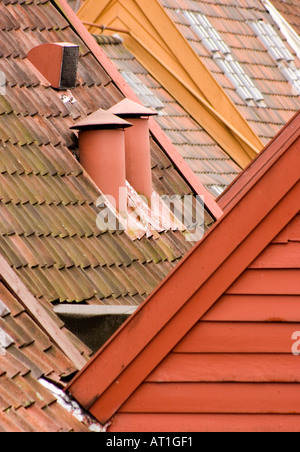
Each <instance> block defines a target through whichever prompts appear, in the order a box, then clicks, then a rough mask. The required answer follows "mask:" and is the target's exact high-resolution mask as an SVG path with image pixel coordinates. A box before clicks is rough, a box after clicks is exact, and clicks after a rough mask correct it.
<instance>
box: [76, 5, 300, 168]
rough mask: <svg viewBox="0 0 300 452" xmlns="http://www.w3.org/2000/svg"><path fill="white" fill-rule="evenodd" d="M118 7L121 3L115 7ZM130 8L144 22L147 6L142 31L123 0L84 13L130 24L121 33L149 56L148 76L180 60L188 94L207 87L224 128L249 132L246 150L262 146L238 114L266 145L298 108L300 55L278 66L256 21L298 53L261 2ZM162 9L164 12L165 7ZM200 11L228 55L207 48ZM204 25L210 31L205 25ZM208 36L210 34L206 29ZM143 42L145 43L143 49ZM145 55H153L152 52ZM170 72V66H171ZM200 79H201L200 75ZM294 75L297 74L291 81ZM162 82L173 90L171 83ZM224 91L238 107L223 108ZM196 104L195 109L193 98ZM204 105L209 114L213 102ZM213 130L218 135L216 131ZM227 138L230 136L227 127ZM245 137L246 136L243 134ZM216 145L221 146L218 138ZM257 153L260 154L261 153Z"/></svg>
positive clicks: (108, 21)
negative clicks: (296, 81) (240, 120)
mask: <svg viewBox="0 0 300 452" xmlns="http://www.w3.org/2000/svg"><path fill="white" fill-rule="evenodd" d="M117 4H118V7H117V6H116V5H117ZM134 5H135V6H134ZM131 7H132V9H134V7H135V9H134V11H135V16H136V17H137V16H138V14H139V16H138V17H139V19H140V18H141V14H142V13H141V10H143V14H144V16H145V17H146V19H147V20H148V22H146V19H145V20H144V22H143V25H144V26H143V30H141V27H140V28H139V27H138V25H136V23H135V22H134V20H136V19H135V18H134V17H132V16H133V14H132V12H131V14H130V11H129V10H128V8H124V5H123V7H122V5H121V3H120V2H115V1H106V2H102V3H101V4H100V3H99V2H96V1H94V0H88V1H87V2H85V3H84V5H83V6H82V8H81V10H80V11H79V16H80V17H81V18H82V20H87V21H88V20H89V21H90V22H94V23H103V22H104V25H108V26H116V27H117V26H118V27H121V26H122V27H123V28H124V27H125V28H126V27H127V29H129V34H126V33H123V34H122V33H121V35H122V37H124V39H125V44H126V46H127V47H128V48H129V49H130V50H131V51H132V52H133V53H135V56H136V57H137V58H138V59H139V61H143V58H144V61H145V64H146V62H147V63H148V66H149V67H147V69H148V70H149V72H150V73H151V72H152V73H153V74H155V75H156V77H158V73H159V72H158V68H157V67H158V61H162V62H164V64H165V66H166V67H168V68H169V69H170V68H171V63H172V64H173V63H174V64H175V62H176V64H177V66H176V68H177V71H178V76H179V74H180V75H181V82H182V83H181V84H183V82H185V83H186V85H188V88H189V90H190V94H192V93H193V94H194V95H195V94H196V93H195V91H197V88H195V86H194V85H196V87H197V86H198V90H199V89H201V95H200V93H199V92H198V95H199V96H200V97H201V99H202V101H203V99H207V100H208V102H209V103H210V106H213V108H214V109H215V111H217V112H218V113H219V114H220V115H222V116H223V119H224V122H223V125H224V126H225V125H226V123H227V122H229V123H230V124H231V126H232V128H231V132H232V134H233V135H235V136H236V137H238V135H236V134H235V131H236V130H238V131H239V132H240V133H241V134H242V135H243V137H244V138H245V140H244V143H242V141H241V144H240V148H243V149H245V146H244V147H243V144H244V145H245V144H246V142H249V143H252V145H253V146H254V147H255V148H257V149H259V150H260V145H259V144H257V141H256V142H255V140H254V138H253V136H252V137H251V134H249V133H248V132H247V130H246V128H245V127H242V125H241V123H239V121H238V116H239V117H240V118H244V120H246V121H247V126H248V127H249V128H251V130H252V134H253V135H255V136H256V137H258V138H257V140H258V142H262V143H263V144H267V143H268V142H269V140H270V139H272V138H273V137H274V136H275V135H276V133H278V132H279V130H280V129H281V128H282V127H283V126H284V125H285V124H286V122H287V121H288V120H289V119H291V117H292V116H294V114H295V113H296V112H297V110H298V101H299V89H298V88H297V90H296V89H295V87H294V86H293V83H295V79H296V78H298V79H299V76H298V75H297V74H298V72H297V71H298V70H299V67H300V65H299V59H298V58H295V60H294V61H293V63H291V64H290V63H287V62H285V61H284V58H282V59H281V61H280V64H278V62H277V61H276V60H275V58H274V56H272V52H271V51H270V48H268V47H266V45H265V43H263V42H262V40H261V38H260V37H259V36H258V34H257V31H254V28H253V24H255V23H257V22H260V21H263V22H264V23H265V24H267V27H269V26H270V27H271V28H270V30H273V31H274V32H275V33H276V34H278V38H279V40H282V42H283V46H286V49H287V51H288V52H290V54H292V55H293V56H294V57H295V53H294V52H293V51H292V49H291V48H290V47H289V45H288V44H287V42H286V40H285V38H284V36H283V35H282V34H281V33H280V31H279V29H278V28H277V25H276V24H275V22H274V21H273V19H272V17H271V16H270V14H269V12H268V10H267V8H266V6H265V5H264V3H263V2H262V1H261V0H251V2H247V3H245V2H243V1H241V0H228V1H226V2H225V3H224V2H223V3H221V4H219V2H217V3H216V2H215V1H213V0H209V1H202V0H196V1H184V2H181V1H179V0H171V1H169V0H155V1H154V2H153V3H152V4H151V7H150V6H149V7H142V5H141V2H140V1H139V0H135V1H131ZM162 10H163V13H164V14H163V13H162V12H161V11H162ZM199 14H200V15H201V16H202V19H203V20H204V21H205V20H206V21H209V23H210V27H211V29H212V33H215V39H216V40H218V41H219V42H220V46H223V47H222V48H223V53H222V52H219V53H217V52H216V49H215V48H214V49H213V50H209V49H208V47H209V45H208V44H207V45H206V43H210V45H211V46H212V45H213V44H212V41H213V39H212V38H210V39H211V40H210V41H209V39H208V38H209V37H208V38H207V39H206V40H205V39H204V37H203V36H202V38H200V36H199V34H198V33H197V27H198V29H201V24H200V22H199V23H197V20H198V21H199V16H198V15H199ZM136 21H137V20H136ZM162 21H163V22H164V24H165V26H164V27H161V26H160V24H161V23H162ZM193 21H194V22H195V23H194V24H192V22H193ZM202 26H203V25H202ZM147 27H148V28H147ZM145 28H146V29H147V32H148V34H147V39H148V41H149V39H150V40H151V39H152V41H151V49H149V45H148V46H147V45H146V41H147V40H146V37H145V36H146V35H145V36H144V35H143V33H144V34H145V31H144V29H145ZM204 28H205V27H204ZM206 28H208V25H207V24H206ZM89 29H90V30H91V31H94V30H96V29H95V28H93V27H92V26H90V27H89ZM171 32H172V39H168V36H171ZM206 33H207V32H206ZM151 34H152V38H151ZM203 34H205V30H204V31H203ZM216 34H217V35H216ZM154 36H155V39H154ZM216 36H217V38H216ZM143 37H144V40H143ZM175 37H176V39H175ZM180 37H181V39H180ZM179 42H180V45H179ZM152 44H153V45H152ZM142 45H143V48H142V47H141V46H142ZM139 46H140V47H141V48H142V50H143V52H142V50H141V48H140V47H139ZM145 49H146V50H148V51H149V53H151V56H152V60H151V58H150V56H149V55H147V52H145ZM162 49H163V50H162ZM163 51H164V52H163ZM144 55H147V57H146V56H144ZM154 59H156V61H155V62H154V61H153V60H154ZM150 64H151V66H150ZM174 67H175V66H174ZM174 67H173V72H174ZM187 67H188V68H189V71H188V74H183V71H184V69H186V68H187ZM151 69H152V70H151ZM203 71H206V72H208V73H209V74H210V78H208V77H206V76H204V75H203ZM169 72H172V71H171V70H170V71H169ZM175 72H176V71H175ZM200 73H201V77H202V78H201V79H200ZM292 74H294V75H292ZM197 76H198V77H199V79H198V80H197ZM169 77H170V74H169ZM292 77H295V79H294V78H293V81H292ZM191 79H192V80H191ZM165 80H166V79H165ZM238 80H239V81H238ZM197 82H198V83H197ZM216 85H217V86H218V88H217V87H216ZM164 86H166V87H167V82H166V83H165V85H164ZM172 86H173V87H174V86H175V85H174V84H173V85H172ZM244 88H246V91H247V90H248V91H249V89H252V90H254V91H253V93H254V94H253V95H252V97H253V99H254V100H253V99H252V97H249V99H248V97H247V96H249V93H248V94H247V95H246V94H245V92H244V91H243V90H244ZM176 90H177V93H176ZM176 90H175V88H174V91H173V95H174V96H175V97H176V98H177V100H179V101H181V102H183V101H184V100H183V99H182V98H180V99H179V96H180V92H179V91H180V90H179V89H178V87H176ZM221 91H222V93H221ZM169 92H170V84H169ZM216 93H218V95H216ZM259 93H260V94H259ZM224 96H227V98H228V99H229V100H230V102H231V103H232V105H234V106H235V109H236V113H235V114H234V113H233V111H232V109H230V107H229V106H228V105H227V106H226V108H225V107H224V105H223V101H224V102H225V100H224ZM243 96H244V97H245V100H244V98H243ZM194 97H196V95H195V96H194ZM200 97H199V98H198V100H199V102H200V100H201V99H200ZM221 99H222V101H221ZM251 99H252V100H251ZM255 99H256V101H255ZM259 99H260V100H259ZM200 104H201V102H200ZM221 104H222V107H221ZM190 105H191V106H192V101H191V100H190ZM203 105H205V103H203V102H202V105H199V106H198V111H200V109H201V108H202V107H203ZM190 108H191V107H190ZM206 108H207V111H208V110H209V108H208V106H207V105H206ZM189 111H190V113H191V114H192V115H195V114H196V113H195V112H193V113H192V112H191V110H189ZM229 112H230V113H229ZM194 117H195V116H194ZM205 119H206V117H205V113H204V112H203V113H202V122H201V119H199V122H200V123H201V124H202V125H203V126H204V120H205ZM237 124H239V125H237ZM208 127H209V123H206V124H205V126H204V128H206V130H207V131H208ZM216 134H217V127H215V137H216V136H217V135H216ZM211 135H212V136H213V133H211ZM221 138H223V139H224V138H225V127H224V128H223V135H222V137H221ZM239 138H240V139H241V137H239ZM218 142H219V143H220V141H218ZM224 149H226V151H227V152H228V153H230V154H231V155H232V156H233V158H235V160H236V161H238V158H239V159H240V161H239V163H240V164H243V162H244V166H245V165H246V164H247V163H245V162H246V161H245V160H243V157H244V156H243V154H242V153H240V154H239V152H238V150H236V153H235V157H234V154H233V152H235V151H234V146H232V147H231V151H230V147H229V148H228V147H227V148H226V147H225V145H224ZM248 149H249V148H248ZM250 154H251V152H250V153H249V155H250ZM253 156H255V153H254V155H252V157H253Z"/></svg>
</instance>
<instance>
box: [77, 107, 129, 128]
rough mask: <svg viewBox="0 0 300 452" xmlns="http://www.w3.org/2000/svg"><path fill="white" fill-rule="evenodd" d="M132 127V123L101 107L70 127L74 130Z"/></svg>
mask: <svg viewBox="0 0 300 452" xmlns="http://www.w3.org/2000/svg"><path fill="white" fill-rule="evenodd" d="M127 127H132V124H130V122H128V121H124V119H121V118H119V117H118V116H115V115H113V114H112V113H110V112H109V111H105V110H102V109H101V108H100V109H99V110H97V111H96V112H95V113H92V114H91V115H90V116H87V117H86V118H84V119H82V120H81V121H79V122H77V123H76V124H74V125H73V126H72V127H70V129H75V130H91V129H92V130H95V129H96V130H97V129H125V128H127Z"/></svg>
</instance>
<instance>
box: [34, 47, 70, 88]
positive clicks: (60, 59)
mask: <svg viewBox="0 0 300 452" xmlns="http://www.w3.org/2000/svg"><path fill="white" fill-rule="evenodd" d="M27 58H28V59H29V61H30V62H31V63H32V64H33V65H34V66H35V67H36V68H37V69H38V71H39V72H40V73H41V74H42V75H43V76H44V77H45V78H46V79H47V80H48V82H49V83H50V84H51V86H52V87H53V88H56V89H70V88H75V86H76V80H77V68H78V60H79V46H77V45H75V44H71V43H68V42H59V43H54V44H42V45H39V46H37V47H34V48H33V49H32V50H30V52H29V53H28V55H27Z"/></svg>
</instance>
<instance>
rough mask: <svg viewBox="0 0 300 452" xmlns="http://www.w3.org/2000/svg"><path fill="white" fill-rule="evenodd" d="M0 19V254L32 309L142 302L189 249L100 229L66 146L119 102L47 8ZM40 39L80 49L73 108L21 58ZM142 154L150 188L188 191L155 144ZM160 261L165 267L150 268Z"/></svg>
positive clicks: (180, 238)
mask: <svg viewBox="0 0 300 452" xmlns="http://www.w3.org/2000/svg"><path fill="white" fill-rule="evenodd" d="M9 13H15V16H16V17H18V21H19V22H20V23H22V26H21V27H19V28H18V32H17V33H16V32H15V31H16V30H13V29H11V30H9V25H8V22H9ZM0 14H1V17H3V24H4V25H3V26H4V28H5V31H3V30H0V40H1V42H2V49H1V52H0V70H1V68H3V67H7V68H8V73H7V75H8V77H7V78H8V89H7V95H6V96H5V97H1V96H0V113H2V114H0V135H1V141H0V157H1V158H0V161H1V164H0V178H1V180H2V182H3V183H2V184H1V186H0V252H2V253H3V255H4V256H5V257H7V259H8V261H9V263H10V264H11V265H12V266H13V267H14V268H15V269H16V271H17V273H18V274H19V276H20V277H21V279H22V281H23V282H24V283H25V284H26V285H27V287H28V288H29V289H30V290H31V291H32V293H33V294H34V295H35V296H36V297H37V298H38V299H39V300H40V301H41V303H42V302H43V303H46V302H54V303H57V302H68V303H72V302H87V303H89V301H90V302H91V303H99V304H101V303H103V304H114V303H115V304H120V303H122V302H124V303H125V302H126V303H130V302H132V303H133V304H136V303H137V301H136V300H138V302H141V301H142V300H143V299H144V298H145V297H146V296H147V294H148V293H150V291H151V290H153V289H154V288H155V287H156V285H157V284H158V283H159V282H160V281H161V279H162V278H163V277H164V276H166V274H167V271H170V270H171V268H172V265H173V264H171V261H172V262H173V261H174V262H175V261H176V260H177V259H180V258H181V257H182V256H183V255H184V254H185V253H186V252H187V250H188V249H190V247H191V244H187V243H186V242H185V238H184V235H183V234H181V233H179V232H178V234H177V236H176V237H177V239H176V240H177V241H176V246H175V247H174V249H172V243H173V242H172V240H171V238H170V240H169V239H168V234H169V233H168V232H167V231H166V232H163V233H161V234H160V238H159V240H158V241H156V240H154V238H146V237H143V239H142V240H141V241H139V240H135V241H132V240H131V239H130V238H129V237H128V235H126V233H125V232H122V233H113V232H111V231H107V232H104V231H99V230H98V228H97V225H96V217H97V214H98V209H97V207H96V205H95V203H96V201H97V198H98V196H99V194H100V193H99V191H98V190H97V189H96V188H95V186H94V184H93V183H91V181H90V179H89V178H88V177H87V176H86V174H85V173H84V172H83V169H82V167H81V166H80V164H79V163H78V162H77V160H76V158H75V157H74V156H73V155H72V153H71V152H70V150H69V149H68V146H71V148H72V150H76V146H77V141H76V138H75V135H74V134H73V133H72V132H70V130H69V127H70V125H72V124H73V123H74V121H75V118H78V117H79V116H81V117H82V118H84V117H85V116H87V115H88V114H90V113H92V112H93V111H95V110H97V109H98V108H109V107H111V106H112V105H113V104H114V103H117V102H118V101H119V100H120V99H122V95H121V93H120V92H119V91H118V89H117V88H116V86H115V85H114V84H113V83H111V79H110V77H109V76H108V74H107V73H106V72H105V70H104V69H103V68H102V67H101V66H100V65H99V63H98V62H97V61H96V59H94V58H93V56H92V55H91V54H90V52H89V51H88V49H87V47H86V45H85V44H84V43H83V42H82V41H81V39H80V38H79V36H78V35H77V34H76V32H75V31H74V30H73V28H72V27H71V26H70V24H69V23H68V22H67V21H66V19H65V18H64V17H63V16H62V15H61V14H60V12H59V11H58V10H57V9H56V7H55V6H54V3H53V2H51V1H47V2H27V3H24V2H20V1H19V2H18V1H17V2H11V3H9V5H7V6H5V5H4V3H3V2H2V3H0ZM6 20H7V21H8V22H7V23H6ZM1 38H2V39H1ZM49 40H50V41H57V40H62V41H72V42H74V43H77V44H79V46H80V52H81V57H80V60H79V72H78V74H79V77H78V83H77V86H76V88H74V90H72V94H73V96H74V98H75V99H76V100H77V102H76V103H74V104H71V103H68V104H64V103H63V102H62V100H61V97H60V96H61V94H62V93H60V92H57V91H54V90H52V89H51V88H50V87H49V86H48V87H47V86H46V87H45V86H43V85H42V84H41V83H39V80H38V79H37V75H36V72H33V71H32V68H31V66H30V65H29V64H28V61H27V60H26V58H23V59H22V57H24V56H25V55H23V53H24V51H25V50H26V52H27V50H29V48H30V47H33V46H35V45H38V44H41V43H43V42H47V41H49ZM12 55H15V59H14V60H12ZM151 152H152V161H153V165H154V168H156V169H157V170H158V171H159V177H154V189H155V190H156V191H157V192H160V193H162V194H171V193H174V192H175V191H178V192H179V194H180V196H183V195H184V194H187V193H190V192H191V190H190V188H189V186H188V185H187V183H186V182H185V181H183V179H182V178H181V176H180V175H179V174H178V173H177V171H176V170H174V169H173V167H172V164H171V162H170V160H169V159H168V157H166V155H165V154H164V152H163V151H162V149H160V147H159V146H158V145H157V144H156V143H155V142H154V141H151ZM170 236H171V233H170ZM9 237H11V239H10V238H9ZM18 244H19V249H18ZM173 244H174V243H173ZM34 250H36V252H34ZM163 261H165V262H166V263H167V262H169V264H168V265H167V266H164V267H162V266H161V267H159V264H160V263H163ZM149 263H151V266H149V268H148V264H149ZM153 265H158V266H157V271H154V270H153ZM151 269H152V271H151ZM126 297H128V299H126ZM133 297H135V298H133ZM122 300H123V301H122ZM126 300H127V301H126Z"/></svg>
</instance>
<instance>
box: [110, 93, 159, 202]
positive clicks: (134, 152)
mask: <svg viewBox="0 0 300 452" xmlns="http://www.w3.org/2000/svg"><path fill="white" fill-rule="evenodd" d="M108 111H109V112H110V113H113V114H115V115H117V116H119V117H120V118H126V119H128V120H129V121H130V123H131V124H132V125H133V127H132V128H130V129H127V130H126V132H125V158H126V178H127V180H128V182H129V183H130V184H131V185H132V187H133V188H134V189H135V191H136V192H137V193H138V194H139V195H142V196H145V197H146V198H147V200H148V201H149V203H150V202H151V196H152V193H153V188H152V172H151V154H150V140H149V133H150V126H149V117H150V116H154V115H157V113H156V112H154V111H153V110H150V109H149V108H146V107H144V106H143V105H141V104H138V103H136V102H133V101H131V100H129V99H124V100H122V101H121V102H119V103H118V104H116V105H115V106H114V107H112V108H110V109H109V110H108Z"/></svg>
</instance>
